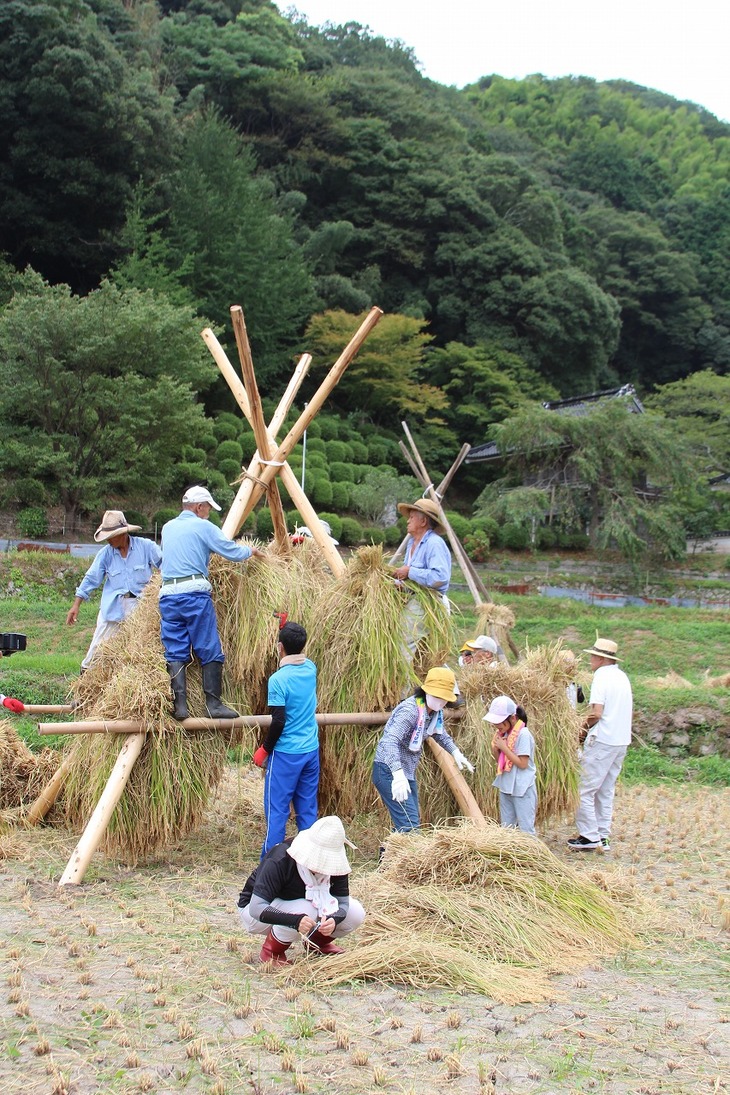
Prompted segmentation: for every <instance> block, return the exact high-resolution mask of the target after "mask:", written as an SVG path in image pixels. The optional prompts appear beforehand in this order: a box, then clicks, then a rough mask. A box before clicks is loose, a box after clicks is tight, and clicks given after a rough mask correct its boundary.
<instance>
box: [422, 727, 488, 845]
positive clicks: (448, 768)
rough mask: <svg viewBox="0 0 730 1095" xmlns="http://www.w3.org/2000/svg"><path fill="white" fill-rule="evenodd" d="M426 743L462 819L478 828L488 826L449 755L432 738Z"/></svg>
mask: <svg viewBox="0 0 730 1095" xmlns="http://www.w3.org/2000/svg"><path fill="white" fill-rule="evenodd" d="M426 741H427V742H428V744H429V745H430V746H431V752H432V753H433V755H434V757H435V758H436V763H437V764H438V766H439V768H440V769H441V771H442V772H443V774H444V777H445V779H446V782H447V783H448V785H449V787H450V788H451V791H452V793H453V795H454V798H455V799H456V802H457V805H458V807H459V809H460V810H461V812H462V814H463V815H464V817H469V818H471V819H472V821H473V822H475V824H476V825H478V826H479V828H483V827H484V826H486V825H487V824H488V822H487V819H486V818H485V816H484V814H483V813H482V811H481V810H480V809H479V803H478V802H477V800H476V799H475V798H474V795H473V794H472V792H471V788H470V787H469V784H468V783H467V782H466V780H465V779H464V777H463V776H462V774H461V772H460V771H459V769H458V768H457V767H456V764H455V762H454V759H453V757H452V756H451V754H450V753H447V752H446V750H445V749H442V748H441V746H440V745H439V744H438V742H435V741H434V740H433V739H432V738H426Z"/></svg>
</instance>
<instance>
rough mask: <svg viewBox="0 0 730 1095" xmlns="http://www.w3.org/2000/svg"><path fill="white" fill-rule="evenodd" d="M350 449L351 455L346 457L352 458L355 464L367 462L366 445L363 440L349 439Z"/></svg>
mask: <svg viewBox="0 0 730 1095" xmlns="http://www.w3.org/2000/svg"><path fill="white" fill-rule="evenodd" d="M349 447H350V451H351V452H352V456H350V457H349V458H348V459H350V460H354V461H355V463H356V464H367V462H368V447H367V445H366V444H365V442H364V441H350V442H349Z"/></svg>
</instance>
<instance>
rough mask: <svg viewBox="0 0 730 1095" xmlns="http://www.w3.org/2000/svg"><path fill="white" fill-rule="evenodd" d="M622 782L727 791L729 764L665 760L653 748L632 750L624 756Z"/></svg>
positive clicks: (717, 760)
mask: <svg viewBox="0 0 730 1095" xmlns="http://www.w3.org/2000/svg"><path fill="white" fill-rule="evenodd" d="M621 779H622V780H624V781H625V782H626V783H628V784H632V783H647V784H660V783H695V784H700V785H701V786H703V787H730V760H728V759H727V758H725V757H719V756H716V755H714V756H710V757H682V758H681V759H679V758H675V757H668V756H666V754H665V753H662V752H660V750H659V749H657V748H655V747H654V746H635V747H634V748H632V749H629V751H628V753H627V754H626V759H625V761H624V766H623V768H622V770H621Z"/></svg>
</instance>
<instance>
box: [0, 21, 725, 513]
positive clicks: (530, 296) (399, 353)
mask: <svg viewBox="0 0 730 1095" xmlns="http://www.w3.org/2000/svg"><path fill="white" fill-rule="evenodd" d="M0 127H1V128H2V133H3V142H2V147H1V148H0V226H1V227H0V231H1V232H2V236H1V238H0V249H2V252H3V254H4V269H3V271H2V279H1V283H0V292H1V293H2V302H3V303H4V305H5V309H4V312H3V313H1V314H0V352H1V353H2V361H1V362H0V370H2V373H1V374H0V381H1V382H2V390H3V391H2V394H0V412H2V414H3V418H4V420H5V422H6V423H7V425H8V429H9V436H12V438H13V440H14V442H15V447H14V448H13V447H12V446H11V449H12V452H13V453H14V456H12V454H11V457H8V456H7V455H6V456H5V457H4V458H2V459H3V464H4V470H5V472H6V474H7V476H8V478H9V480H10V481H11V482H12V481H14V480H15V479H17V478H21V476H20V474H19V470H18V464H19V462H20V460H21V457H22V458H23V459H27V454H28V446H29V443H30V440H31V439H32V437H33V436H34V431H38V430H40V429H41V428H42V429H43V431H44V433H45V434H46V437H47V441H46V442H45V443H44V444H45V448H46V450H47V465H48V466H47V467H46V471H45V472H44V471H43V468H40V469H38V468H36V469H35V471H33V473H32V475H33V477H34V478H36V479H37V480H38V481H40V482H42V483H43V484H44V489H45V490H47V491H50V492H51V494H53V495H54V496H56V497H57V496H58V488H57V487H54V486H53V483H54V481H55V480H57V479H58V475H56V476H55V479H54V476H53V475H50V473H48V467H49V466H50V465H51V464H53V463H54V455H53V454H54V451H55V452H57V451H58V448H59V446H58V445H56V446H55V448H54V441H53V438H52V434H53V424H52V423H51V422H49V421H45V422H42V421H41V416H39V413H38V410H37V408H35V407H31V406H30V405H29V404H28V403H25V402H23V403H21V402H20V401H19V400H18V399H17V398H11V397H10V396H9V395H8V382H9V381H10V380H11V379H12V378H13V377H16V378H17V377H19V376H25V374H26V373H28V372H29V371H30V372H31V373H32V371H33V369H34V368H36V369H38V368H40V366H38V362H39V361H40V360H41V359H43V360H45V359H46V358H48V359H52V360H53V363H54V368H56V369H58V370H60V384H61V386H62V387H63V386H64V385H65V384H66V381H65V380H64V379H63V376H64V370H66V371H67V372H68V373H69V374H73V373H74V372H78V371H83V372H84V373H85V374H87V373H88V375H90V376H94V375H97V376H98V375H103V376H104V377H105V378H106V380H105V383H108V384H109V385H110V386H111V390H113V389H114V388H115V385H117V386H119V387H122V388H124V389H126V390H127V391H131V390H134V386H135V384H136V382H137V381H136V380H135V379H134V378H139V377H147V378H148V379H149V378H150V377H153V378H154V379H155V384H156V385H157V386H158V387H159V383H162V382H163V380H164V377H166V376H168V375H169V374H168V369H167V366H166V364H165V354H166V353H167V352H168V351H165V352H164V353H162V354H161V357H160V359H159V361H151V360H150V356H151V357H152V358H154V357H155V355H156V351H155V348H154V347H155V344H156V343H157V345H159V340H160V339H162V338H164V337H165V336H164V331H165V329H166V328H167V326H168V325H169V324H172V325H173V326H175V325H177V326H178V327H179V329H180V330H183V329H184V330H187V329H189V328H191V325H196V324H198V323H199V324H200V326H202V325H203V323H204V322H210V323H212V324H214V325H215V326H216V327H217V328H218V329H220V330H221V331H224V334H223V336H222V337H224V338H225V337H226V332H227V329H228V327H229V319H228V307H229V305H230V304H232V303H241V304H242V305H243V307H244V310H245V313H246V318H247V323H248V328H249V332H250V336H251V341H252V348H253V353H254V359H255V361H256V367H257V373H258V376H259V381H260V383H261V386H262V388H263V389H264V391H268V390H269V389H270V392H271V394H272V395H277V394H278V392H279V391H280V389H281V387H282V386H283V385H282V378H283V377H286V376H287V375H288V373H289V371H290V368H291V360H292V353H293V352H294V351H296V350H301V349H304V348H305V346H306V348H311V349H312V350H313V351H314V352H315V353H316V351H317V350H320V352H321V353H322V354H327V353H329V352H330V351H331V350H332V349H333V348H335V347H337V349H338V348H339V346H341V344H342V343H341V342H340V343H339V346H338V339H340V338H344V339H345V341H346V338H347V337H349V333H351V331H352V330H353V329H354V326H355V325H356V321H355V320H354V318H353V317H354V316H355V315H357V314H360V313H362V312H363V311H364V310H365V309H367V308H368V307H370V306H371V305H372V304H378V305H379V306H380V307H381V308H383V309H384V311H385V312H386V313H388V314H393V316H392V323H391V326H390V327H389V328H388V329H387V331H386V332H385V333H383V334H382V335H381V342H380V345H379V346H378V347H377V350H373V352H372V355H371V362H370V371H369V372H368V367H366V366H363V365H362V362H361V366H360V372H359V374H357V375H356V374H355V373H354V372H353V380H352V387H351V388H350V389H348V387H347V384H343V386H342V388H341V389H340V390H338V391H337V392H336V393H335V396H334V403H335V406H339V407H340V409H341V410H342V412H343V413H348V412H349V413H352V412H353V409H354V408H355V407H356V408H358V411H359V413H360V415H361V417H362V418H363V420H367V421H368V422H370V423H374V424H376V425H377V426H379V427H380V428H382V429H385V430H387V429H393V428H397V424H398V421H399V417H400V416H402V414H403V413H404V411H407V413H408V415H409V418H410V419H411V420H412V421H413V422H414V426H415V427H416V431H417V432H418V430H426V429H428V435H429V439H430V442H431V445H432V446H433V450H434V453H435V455H436V458H437V460H438V459H440V458H441V457H443V458H444V459H446V456H447V454H453V452H454V451H455V449H457V448H458V446H459V444H460V443H461V442H463V441H464V440H467V441H470V442H472V443H477V442H479V441H482V440H483V439H484V438H485V436H486V434H487V430H488V427H489V425H490V424H491V423H493V422H497V421H499V420H500V419H502V418H504V416H505V414H509V412H510V410H512V409H514V408H517V407H519V406H520V405H521V404H523V403H524V401H525V400H526V399H530V398H532V399H545V398H551V397H556V396H558V395H563V396H568V395H575V394H578V393H581V392H585V391H588V390H592V389H596V388H600V387H608V386H612V385H616V384H619V383H626V382H632V383H634V384H636V385H637V386H638V388H639V390H640V392H641V394H642V395H648V394H650V393H651V392H652V391H653V390H654V389H655V388H656V387H657V386H658V385H666V384H668V383H671V382H676V381H680V380H682V379H683V378H685V377H688V376H690V375H692V374H699V373H701V372H702V373H704V372H705V371H708V370H709V372H710V373H714V374H719V375H725V374H727V373H728V371H730V369H729V366H730V171H729V169H730V126H727V125H725V124H722V123H720V122H718V120H717V119H716V118H714V117H713V116H712V115H710V114H709V113H708V112H706V111H704V110H703V109H701V108H700V107H697V106H694V105H692V104H688V103H679V102H677V101H676V100H674V99H672V98H670V97H669V96H666V95H662V94H660V93H658V92H655V91H650V90H647V89H645V88H641V87H637V86H634V85H630V84H626V83H622V82H618V81H614V82H609V83H604V84H599V83H596V82H595V81H594V80H591V79H588V78H566V79H561V80H547V79H544V78H543V77H541V76H534V77H530V78H528V79H527V80H523V81H511V80H505V79H502V78H499V77H489V76H485V77H484V78H483V79H482V80H481V81H480V82H479V83H478V84H477V85H474V86H471V87H469V88H466V89H464V90H463V91H457V90H456V89H454V88H446V87H442V86H440V85H438V84H435V83H433V82H431V81H429V80H427V79H424V78H423V77H422V76H421V75H420V73H419V71H418V66H417V63H416V60H415V58H414V57H413V56H412V54H411V53H410V52H409V50H408V48H407V47H406V46H404V45H402V44H400V43H388V42H386V41H384V40H383V39H381V38H377V37H373V36H372V35H371V34H369V33H368V32H367V31H365V30H364V29H363V28H361V27H359V26H357V25H354V24H348V25H346V26H340V27H326V28H324V29H317V28H313V27H310V26H308V25H307V24H306V23H305V22H303V21H302V20H300V19H299V18H298V17H292V18H286V17H284V16H282V15H280V13H279V11H278V9H277V8H276V7H274V5H273V4H272V3H271V2H270V0H159V2H158V3H155V2H153V0H5V3H4V4H3V5H2V7H1V8H0ZM27 266H30V267H32V270H33V271H34V272H35V274H33V273H31V272H27V273H25V274H24V275H23V276H22V277H18V275H17V273H16V272H20V271H23V270H24V269H25V268H26V267H27ZM36 275H40V276H41V278H42V279H44V280H45V282H46V283H48V284H45V285H44V283H43V282H42V281H40V280H39V278H38V277H37V276H36ZM63 285H65V286H67V287H68V289H66V290H63V292H61V295H60V296H59V290H58V289H55V290H54V289H53V287H54V286H56V287H58V286H63ZM100 287H101V288H100ZM69 290H70V295H69ZM148 291H149V292H151V293H152V294H153V299H154V301H155V302H156V303H155V306H154V309H152V306H151V305H150V303H149V294H148ZM98 292H101V293H102V298H100V299H99V300H98V301H97V298H96V296H95V294H96V293H98ZM64 293H65V294H66V295H65V296H64ZM84 307H86V308H87V312H88V314H87V312H84ZM54 309H57V310H59V311H58V318H57V319H56V320H53V319H52V316H53V315H54V314H55V312H54ZM94 309H96V310H101V311H102V312H103V314H104V315H105V322H106V323H107V324H109V326H110V329H111V328H113V327H114V326H115V323H116V322H117V319H116V318H115V317H117V316H122V315H125V316H126V317H127V318H126V322H127V323H129V322H131V323H132V324H133V325H134V324H136V325H137V327H136V329H139V325H140V324H141V323H146V324H147V327H146V330H147V334H148V337H147V339H146V340H145V341H144V355H145V357H146V361H145V363H144V365H143V366H141V365H139V364H138V363H135V360H134V359H133V357H130V355H129V354H126V355H125V354H119V353H117V354H114V353H108V352H105V353H103V354H101V356H100V357H98V356H96V351H97V349H98V347H97V348H95V346H94V340H93V338H90V337H87V336H84V338H83V339H80V340H79V339H78V338H77V337H76V335H75V334H74V330H75V329H74V327H73V323H75V322H76V320H72V319H71V313H72V312H73V314H74V315H76V316H77V317H78V319H79V322H81V317H82V316H85V318H83V323H84V324H86V325H87V326H86V327H85V328H84V329H85V330H86V331H87V333H88V331H89V330H90V329H91V328H89V327H88V324H92V323H93V316H92V312H93V311H94ZM150 309H152V311H154V313H155V316H154V317H153V319H154V323H158V324H159V325H158V326H154V324H153V325H152V326H149V324H150V323H152V322H153V320H152V319H150V315H149V312H150ZM165 309H169V310H170V311H169V314H168V312H166V311H165ZM175 315H177V317H178V321H177V324H176V321H175ZM61 317H63V318H61ZM144 317H146V318H144ZM155 317H156V318H155ZM119 322H121V320H120V321H119ZM64 324H65V325H66V327H65V328H64V331H65V333H64V335H63V337H62V338H60V337H58V329H59V325H60V326H62V327H63V326H64ZM69 324H70V327H69V326H68V325H69ZM115 337H116V338H117V341H118V342H119V340H121V341H122V342H123V341H124V340H125V336H124V335H123V334H122V333H121V331H117V333H116V335H115ZM79 342H81V343H83V346H84V347H85V349H84V350H83V353H84V354H85V360H84V362H83V365H80V363H79V361H78V354H77V356H76V359H74V349H73V347H74V345H75V344H76V345H78V344H79ZM57 344H58V345H60V344H62V345H63V347H64V348H63V350H59V349H58V345H57ZM140 346H141V342H140ZM168 350H169V347H168ZM140 352H142V351H141V349H140ZM335 352H336V350H335ZM315 360H316V361H317V362H318V364H319V365H320V366H321V365H324V364H329V362H328V361H326V360H324V361H322V359H321V358H319V359H318V358H315ZM43 368H45V370H46V371H45V373H44V374H43V375H47V372H48V370H47V367H45V366H44V367H43ZM43 368H41V371H42V372H43ZM320 375H321V371H320V372H318V371H317V369H315V370H314V372H313V381H312V382H313V383H315V382H316V381H317V379H318V377H319V376H320ZM26 380H27V377H26ZM164 382H165V383H167V381H164ZM175 383H177V384H180V385H183V386H185V385H187V389H186V390H187V392H188V395H187V396H185V397H184V399H187V400H188V401H190V400H192V401H193V402H194V401H195V400H196V399H198V400H203V401H204V407H203V409H204V410H205V412H206V413H207V415H209V416H210V415H214V414H215V413H216V412H219V411H221V410H224V409H226V408H227V407H228V402H227V399H228V397H227V394H226V392H225V390H224V389H223V387H222V386H221V384H220V383H219V382H217V381H215V377H214V376H213V377H210V378H209V379H208V380H204V379H203V376H202V364H201V362H200V355H199V350H198V347H197V346H195V347H194V348H191V349H190V351H189V353H188V355H187V361H186V363H185V366H184V367H183V368H181V369H180V370H178V372H177V373H176V374H175ZM38 384H39V381H38V376H37V374H36V375H34V376H33V377H31V380H30V381H29V382H28V383H27V384H26V385H25V387H24V388H22V390H23V391H24V392H25V393H26V398H28V399H30V400H31V402H32V401H33V400H34V399H35V398H37V394H38ZM93 387H94V385H93V384H91V388H92V389H93ZM88 390H90V389H89V387H88V386H87V391H88ZM160 391H162V389H160ZM34 393H35V394H34ZM353 393H355V394H354V395H353ZM179 398H180V399H183V396H182V395H180V394H179ZM184 399H183V401H184ZM163 401H164V400H163ZM107 402H109V401H107ZM672 405H673V404H672V401H671V400H667V399H665V401H664V406H665V408H666V407H668V406H672ZM127 411H128V408H127ZM72 413H73V412H72ZM106 416H107V417H106V418H103V416H102V418H99V419H98V421H99V422H100V423H101V424H102V426H103V425H104V424H105V423H107V422H110V423H111V422H112V420H113V418H114V416H113V413H112V411H111V409H110V408H109V407H107V411H106ZM92 418H93V416H92ZM201 418H202V415H201ZM116 425H117V426H118V425H119V422H118V421H117V423H116ZM125 428H127V429H128V428H129V424H128V422H127V425H126V427H125ZM186 429H188V430H192V433H188V437H189V439H190V443H191V444H196V436H195V429H194V416H193V417H191V418H190V420H189V421H188V423H187V425H186ZM201 429H202V430H203V432H205V429H206V427H205V426H204V425H201ZM70 432H71V433H72V434H73V432H74V431H73V429H71V431H70ZM209 433H210V431H209V429H208V434H209ZM144 443H145V444H146V443H147V442H144ZM59 444H60V447H61V448H64V445H67V442H59ZM23 454H25V455H24V456H23ZM56 471H58V468H56ZM74 474H83V471H82V470H79V469H76V471H75V472H74ZM104 474H105V473H104V470H103V468H99V469H97V470H96V471H95V472H94V475H95V476H96V477H97V480H98V483H97V494H98V495H99V496H101V495H102V494H103V492H104V490H105V489H107V488H108V487H109V486H111V485H113V486H114V487H115V489H121V487H119V486H118V476H117V473H116V471H115V472H114V474H113V475H112V473H111V471H110V473H109V477H108V479H107V480H106V481H105V479H104ZM115 477H116V478H115ZM26 478H27V476H26ZM173 485H175V486H176V483H175V482H174V477H173V478H172V479H169V481H167V486H169V489H173ZM163 489H164V488H163ZM92 493H93V492H92ZM89 497H90V495H89V492H88V491H87V493H86V494H85V495H84V499H78V500H77V504H78V505H81V506H82V507H83V505H84V504H88V502H89Z"/></svg>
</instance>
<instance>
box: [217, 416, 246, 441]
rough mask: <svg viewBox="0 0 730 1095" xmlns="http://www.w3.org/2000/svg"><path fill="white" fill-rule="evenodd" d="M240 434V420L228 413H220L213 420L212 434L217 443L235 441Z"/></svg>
mask: <svg viewBox="0 0 730 1095" xmlns="http://www.w3.org/2000/svg"><path fill="white" fill-rule="evenodd" d="M240 432H241V419H240V418H237V417H236V415H235V414H231V412H230V411H221V412H220V413H219V414H217V415H216V417H215V418H214V419H213V433H214V434H215V435H216V437H217V438H218V441H219V442H220V441H235V439H236V438H237V437H238V435H239V433H240Z"/></svg>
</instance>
